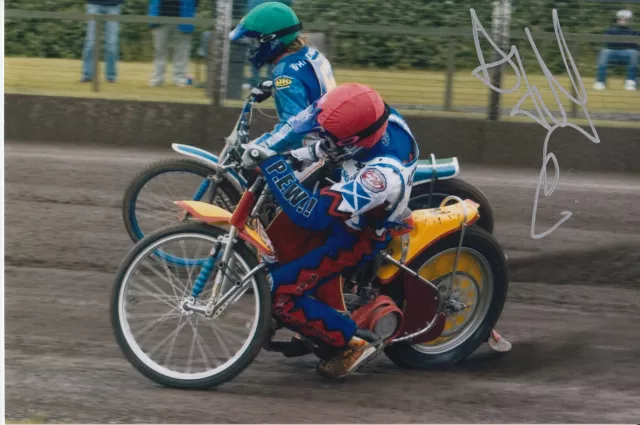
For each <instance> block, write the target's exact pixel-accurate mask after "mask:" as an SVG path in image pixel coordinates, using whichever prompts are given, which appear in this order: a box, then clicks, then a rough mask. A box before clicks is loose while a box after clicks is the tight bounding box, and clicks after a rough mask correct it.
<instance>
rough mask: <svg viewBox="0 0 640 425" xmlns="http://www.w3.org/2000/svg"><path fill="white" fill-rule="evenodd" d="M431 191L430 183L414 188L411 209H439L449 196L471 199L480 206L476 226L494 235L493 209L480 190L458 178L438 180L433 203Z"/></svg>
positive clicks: (434, 187)
mask: <svg viewBox="0 0 640 425" xmlns="http://www.w3.org/2000/svg"><path fill="white" fill-rule="evenodd" d="M430 189H431V184H430V183H429V182H427V183H423V184H420V185H418V186H414V187H413V188H412V189H411V199H410V200H409V208H410V209H412V210H420V209H427V208H437V207H438V206H439V205H440V202H442V201H443V200H444V199H445V198H446V197H447V196H457V197H459V198H461V199H462V200H464V199H471V200H472V201H473V202H475V203H477V204H479V205H480V208H479V209H478V211H479V212H480V218H478V221H476V223H475V224H474V225H475V226H478V227H481V228H483V229H484V230H486V231H487V232H489V233H493V209H492V208H491V204H490V203H489V200H488V199H487V197H486V196H485V194H484V193H482V191H481V190H480V189H478V188H477V187H475V186H473V185H471V184H469V183H467V182H465V181H464V180H461V179H458V178H452V179H446V180H436V181H435V183H434V185H433V194H432V195H431V202H429V192H430Z"/></svg>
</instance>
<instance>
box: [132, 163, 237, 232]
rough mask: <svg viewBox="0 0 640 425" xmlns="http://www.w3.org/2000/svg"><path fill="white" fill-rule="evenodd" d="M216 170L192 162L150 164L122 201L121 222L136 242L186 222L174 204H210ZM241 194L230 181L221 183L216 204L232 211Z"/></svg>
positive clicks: (180, 210) (135, 180)
mask: <svg viewBox="0 0 640 425" xmlns="http://www.w3.org/2000/svg"><path fill="white" fill-rule="evenodd" d="M214 173H215V171H214V170H212V169H211V168H209V167H207V166H206V165H204V164H202V163H200V162H198V161H194V160H191V159H168V160H164V161H159V162H156V163H154V164H151V165H150V166H148V167H147V168H145V169H144V170H142V171H141V172H140V174H138V175H137V176H136V177H135V178H134V179H133V180H132V181H131V183H130V184H129V186H128V187H127V190H126V191H125V194H124V197H123V199H122V219H123V220H124V224H125V227H126V229H127V233H128V234H129V237H131V240H132V241H133V242H137V241H139V240H140V239H142V238H143V237H144V235H145V234H147V233H151V232H153V231H155V230H158V229H159V228H161V227H164V226H167V225H168V224H175V223H179V222H181V221H185V220H186V219H187V218H188V217H187V215H186V212H185V211H184V210H182V209H180V208H179V207H178V206H177V205H175V204H174V201H181V200H189V199H191V200H194V201H203V202H209V197H210V193H211V192H210V190H211V189H210V187H211V183H212V182H211V180H209V179H207V177H208V176H212V175H213V174H214ZM239 199H240V195H239V194H238V193H237V191H236V190H235V188H234V187H233V185H231V183H229V181H227V180H223V181H222V182H220V183H219V184H218V186H217V189H216V194H215V197H214V199H213V202H212V203H213V204H215V205H217V206H219V207H221V208H224V209H225V210H227V211H230V212H232V211H233V210H234V209H235V206H236V204H237V203H238V200H239Z"/></svg>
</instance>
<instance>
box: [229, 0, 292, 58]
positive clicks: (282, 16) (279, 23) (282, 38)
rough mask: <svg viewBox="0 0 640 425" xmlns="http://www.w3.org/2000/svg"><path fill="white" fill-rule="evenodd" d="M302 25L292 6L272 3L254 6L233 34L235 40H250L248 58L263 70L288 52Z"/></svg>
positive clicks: (231, 38)
mask: <svg viewBox="0 0 640 425" xmlns="http://www.w3.org/2000/svg"><path fill="white" fill-rule="evenodd" d="M301 29H302V24H301V23H300V20H298V17H297V16H296V14H295V12H294V11H293V9H291V8H290V7H289V6H287V5H285V4H283V3H280V2H276V1H270V2H267V3H262V4H261V5H258V6H256V7H254V8H253V9H252V10H251V11H250V12H249V13H247V14H246V15H245V16H244V18H242V20H241V21H240V23H239V24H238V26H237V27H236V28H235V29H234V30H233V31H231V32H230V33H229V39H230V40H232V41H236V40H239V39H241V38H243V37H247V38H248V39H249V41H250V42H251V44H252V46H251V49H250V50H249V55H248V59H249V61H251V62H252V63H253V64H254V65H256V67H258V68H260V67H261V66H263V65H264V64H265V63H267V62H270V61H272V60H273V59H275V58H276V57H278V56H280V55H281V54H282V53H284V51H285V50H286V48H287V46H288V45H289V44H291V43H293V41H294V40H295V39H296V38H297V37H298V35H299V34H300V30H301Z"/></svg>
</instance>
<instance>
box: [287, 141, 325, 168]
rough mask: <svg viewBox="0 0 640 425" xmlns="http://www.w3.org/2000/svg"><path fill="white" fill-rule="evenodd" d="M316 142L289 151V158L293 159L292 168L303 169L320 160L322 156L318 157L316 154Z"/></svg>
mask: <svg viewBox="0 0 640 425" xmlns="http://www.w3.org/2000/svg"><path fill="white" fill-rule="evenodd" d="M316 144H317V143H315V144H313V145H309V146H303V147H301V148H298V149H294V150H292V151H289V152H288V153H287V159H289V160H290V161H291V168H293V169H294V170H295V171H302V170H304V169H305V168H307V167H308V166H309V165H311V164H313V163H314V162H317V161H319V160H320V159H321V158H318V155H317V154H316V149H317V147H316Z"/></svg>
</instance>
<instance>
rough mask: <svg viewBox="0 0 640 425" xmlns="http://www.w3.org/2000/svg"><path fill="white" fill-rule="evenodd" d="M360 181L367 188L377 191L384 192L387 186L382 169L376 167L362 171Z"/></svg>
mask: <svg viewBox="0 0 640 425" xmlns="http://www.w3.org/2000/svg"><path fill="white" fill-rule="evenodd" d="M360 182H361V183H362V185H363V186H364V187H365V188H367V189H369V190H370V191H371V192H375V193H378V192H382V191H384V190H385V189H386V188H387V179H386V178H385V177H384V175H383V174H382V173H381V172H380V171H378V170H376V169H374V168H369V169H368V170H366V171H365V172H364V173H362V174H361V175H360Z"/></svg>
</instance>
